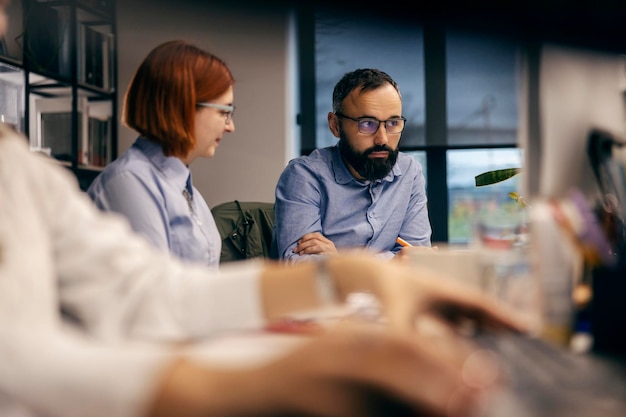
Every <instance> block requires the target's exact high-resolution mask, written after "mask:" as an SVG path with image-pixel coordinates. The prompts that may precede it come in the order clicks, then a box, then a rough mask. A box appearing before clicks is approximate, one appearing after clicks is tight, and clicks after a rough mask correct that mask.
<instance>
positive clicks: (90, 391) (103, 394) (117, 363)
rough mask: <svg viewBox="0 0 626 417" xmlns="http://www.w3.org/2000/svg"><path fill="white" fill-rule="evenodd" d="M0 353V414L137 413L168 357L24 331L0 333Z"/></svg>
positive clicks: (99, 416) (105, 416)
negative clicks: (31, 412)
mask: <svg viewBox="0 0 626 417" xmlns="http://www.w3.org/2000/svg"><path fill="white" fill-rule="evenodd" d="M0 355H1V357H2V358H3V360H2V361H0V392H2V393H3V394H4V401H3V402H0V415H2V416H5V412H7V413H8V412H10V411H11V410H15V409H16V408H17V409H21V410H23V411H22V412H23V413H26V410H32V411H33V414H34V415H44V416H59V417H85V416H89V417H111V416H115V417H137V416H142V415H145V413H146V411H147V407H148V403H149V401H150V400H151V399H152V398H153V397H154V396H155V394H156V389H157V386H156V383H157V381H159V380H161V378H162V374H163V373H164V371H165V368H166V366H167V365H168V364H169V363H170V362H171V361H172V360H173V358H172V356H171V355H172V354H171V353H168V352H166V351H165V350H163V349H157V348H156V347H150V346H147V345H146V346H139V345H136V346H130V345H119V346H112V345H111V346H106V345H104V344H102V343H100V342H98V344H95V343H93V342H90V341H88V340H85V339H82V338H79V337H78V336H73V335H70V334H65V333H64V332H62V331H52V332H46V331H39V332H32V331H29V330H22V331H17V332H15V331H13V332H11V331H9V332H2V333H1V334H0ZM20 415H23V414H20Z"/></svg>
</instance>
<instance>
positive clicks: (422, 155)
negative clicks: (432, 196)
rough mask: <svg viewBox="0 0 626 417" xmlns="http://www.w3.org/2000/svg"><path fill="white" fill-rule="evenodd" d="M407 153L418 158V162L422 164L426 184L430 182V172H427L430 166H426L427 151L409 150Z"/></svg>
mask: <svg viewBox="0 0 626 417" xmlns="http://www.w3.org/2000/svg"><path fill="white" fill-rule="evenodd" d="M405 153H406V154H408V155H411V156H412V157H413V158H415V159H417V162H419V163H420V164H421V165H422V170H423V172H424V178H425V179H426V184H428V172H427V168H428V167H427V166H426V151H409V152H405Z"/></svg>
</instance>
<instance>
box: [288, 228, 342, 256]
mask: <svg viewBox="0 0 626 417" xmlns="http://www.w3.org/2000/svg"><path fill="white" fill-rule="evenodd" d="M293 252H294V253H297V254H298V255H336V254H337V248H336V247H335V244H334V243H333V241H332V240H330V239H328V238H326V237H325V236H324V235H322V234H321V233H319V232H314V233H307V234H306V235H304V236H302V237H301V238H300V240H298V244H297V245H296V247H295V248H294V250H293Z"/></svg>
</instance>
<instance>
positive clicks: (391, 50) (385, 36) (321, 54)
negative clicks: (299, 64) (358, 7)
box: [315, 10, 424, 147]
mask: <svg viewBox="0 0 626 417" xmlns="http://www.w3.org/2000/svg"><path fill="white" fill-rule="evenodd" d="M423 67H424V63H423V32H422V28H421V27H419V26H417V25H411V26H403V25H402V24H391V23H390V22H389V20H387V19H381V18H380V17H379V16H376V14H375V13H374V17H373V18H367V17H364V16H362V15H358V14H356V15H355V14H354V13H350V14H345V13H344V12H342V11H340V10H333V11H332V13H329V12H327V11H323V10H319V11H317V12H316V15H315V74H316V93H315V94H316V99H315V102H316V118H317V123H316V131H317V136H316V145H317V147H325V146H330V145H334V144H335V143H336V142H337V139H336V138H335V137H334V136H333V135H332V134H331V133H330V131H329V130H328V122H327V114H328V112H329V111H332V92H333V87H334V86H335V84H336V83H337V82H338V81H339V79H340V78H341V77H342V76H343V75H344V74H345V73H346V72H349V71H353V70H355V69H358V68H378V69H381V70H383V71H385V72H386V73H388V74H389V75H390V76H391V77H392V78H393V79H394V80H396V82H397V83H398V84H399V86H400V92H401V93H402V98H403V110H402V112H403V114H404V116H405V117H406V118H407V119H408V122H407V125H406V127H405V130H404V132H403V133H402V144H403V145H405V146H406V145H413V146H415V145H420V144H423V143H424V68H423Z"/></svg>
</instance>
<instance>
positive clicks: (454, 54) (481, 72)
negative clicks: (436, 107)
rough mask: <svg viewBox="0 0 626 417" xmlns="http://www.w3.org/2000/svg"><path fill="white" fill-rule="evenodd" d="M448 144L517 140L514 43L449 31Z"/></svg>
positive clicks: (516, 76) (515, 45)
mask: <svg viewBox="0 0 626 417" xmlns="http://www.w3.org/2000/svg"><path fill="white" fill-rule="evenodd" d="M446 51H447V58H446V59H447V70H446V71H447V75H446V80H447V86H448V90H447V95H446V97H447V98H446V100H447V107H448V144H449V145H463V146H467V145H470V146H471V145H491V144H511V145H515V144H517V125H518V119H517V117H518V115H517V114H518V113H517V108H518V94H517V93H518V82H519V81H518V80H519V74H518V52H519V48H518V45H517V44H516V43H514V42H512V41H509V40H507V39H499V38H496V37H479V36H477V35H475V34H469V33H462V32H448V33H447V36H446Z"/></svg>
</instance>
